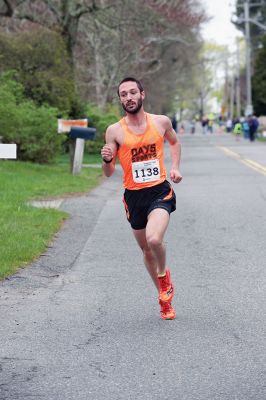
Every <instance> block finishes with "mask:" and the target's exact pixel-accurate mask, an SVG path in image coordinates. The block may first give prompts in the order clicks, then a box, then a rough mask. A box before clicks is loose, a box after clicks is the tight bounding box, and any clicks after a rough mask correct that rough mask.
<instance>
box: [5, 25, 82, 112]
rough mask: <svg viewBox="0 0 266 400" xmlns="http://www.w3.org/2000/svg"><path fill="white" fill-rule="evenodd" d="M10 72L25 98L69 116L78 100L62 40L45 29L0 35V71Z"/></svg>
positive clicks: (56, 34) (54, 33)
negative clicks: (54, 108)
mask: <svg viewBox="0 0 266 400" xmlns="http://www.w3.org/2000/svg"><path fill="white" fill-rule="evenodd" d="M10 69H14V70H16V71H17V74H16V79H17V81H18V82H20V83H22V84H23V86H24V88H25V92H24V93H25V95H26V97H28V98H30V99H32V100H34V101H35V102H36V103H37V104H38V105H41V104H44V103H47V104H49V105H51V106H53V107H57V108H58V109H59V110H60V111H61V114H66V113H73V110H74V109H76V108H77V103H78V99H77V96H76V91H75V84H74V77H73V71H72V67H71V64H70V62H69V56H68V53H67V51H66V47H65V43H64V41H63V39H62V37H61V36H60V35H59V34H58V33H56V32H52V31H50V30H48V29H44V28H40V27H39V28H35V29H34V30H33V31H31V32H20V33H13V34H10V33H9V34H7V33H0V72H3V71H7V70H10Z"/></svg>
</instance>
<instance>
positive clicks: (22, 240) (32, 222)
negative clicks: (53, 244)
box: [0, 160, 102, 279]
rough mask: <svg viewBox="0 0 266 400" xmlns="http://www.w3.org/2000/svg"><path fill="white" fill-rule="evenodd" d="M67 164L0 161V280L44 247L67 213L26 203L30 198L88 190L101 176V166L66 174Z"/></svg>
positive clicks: (41, 251)
mask: <svg viewBox="0 0 266 400" xmlns="http://www.w3.org/2000/svg"><path fill="white" fill-rule="evenodd" d="M69 171H70V168H69V163H68V164H67V163H65V162H59V163H58V162H57V163H56V164H53V165H39V164H32V163H27V162H19V161H5V160H0V238H1V239H0V279H3V278H5V277H7V276H8V275H11V274H14V273H15V272H16V271H17V270H18V269H19V268H21V267H23V266H25V265H27V264H28V263H30V262H32V261H33V260H34V259H36V258H37V257H38V256H40V254H41V253H43V251H44V250H45V249H46V247H47V246H48V244H49V242H50V241H51V239H52V238H53V236H54V234H55V233H56V232H58V230H59V229H60V227H61V226H62V223H63V221H64V220H65V219H66V218H67V217H68V214H66V213H64V212H62V211H60V210H55V209H39V208H34V207H32V206H30V205H27V202H28V201H30V200H32V199H38V198H39V199H40V198H46V197H63V195H64V194H66V193H77V192H79V193H80V192H84V193H85V192H88V191H89V190H90V189H92V188H93V187H95V186H97V184H98V183H99V182H100V180H101V178H102V170H101V168H84V169H82V171H81V173H80V175H78V176H73V175H71V174H70V172H69Z"/></svg>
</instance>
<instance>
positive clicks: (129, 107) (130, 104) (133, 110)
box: [122, 98, 143, 114]
mask: <svg viewBox="0 0 266 400" xmlns="http://www.w3.org/2000/svg"><path fill="white" fill-rule="evenodd" d="M142 104H143V101H142V98H139V99H138V100H137V101H135V100H129V101H127V102H126V103H122V107H123V109H124V110H125V111H126V112H127V113H129V114H137V113H138V112H139V110H140V109H141V107H142Z"/></svg>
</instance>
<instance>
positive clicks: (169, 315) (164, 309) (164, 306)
mask: <svg viewBox="0 0 266 400" xmlns="http://www.w3.org/2000/svg"><path fill="white" fill-rule="evenodd" d="M159 304H160V306H161V317H162V319H175V316H176V312H175V309H174V308H173V307H172V305H171V303H170V302H169V303H165V302H163V301H161V300H159Z"/></svg>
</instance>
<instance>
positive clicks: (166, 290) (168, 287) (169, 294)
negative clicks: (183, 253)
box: [158, 269, 174, 303]
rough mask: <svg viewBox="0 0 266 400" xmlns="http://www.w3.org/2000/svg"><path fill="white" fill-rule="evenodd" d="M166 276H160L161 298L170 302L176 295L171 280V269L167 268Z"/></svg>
mask: <svg viewBox="0 0 266 400" xmlns="http://www.w3.org/2000/svg"><path fill="white" fill-rule="evenodd" d="M165 272H166V274H165V276H162V277H161V276H158V281H159V300H160V301H163V302H165V303H166V302H170V301H171V300H172V298H173V297H174V285H173V283H172V281H171V276H170V271H169V269H167V270H166V271H165Z"/></svg>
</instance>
